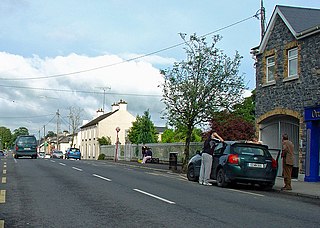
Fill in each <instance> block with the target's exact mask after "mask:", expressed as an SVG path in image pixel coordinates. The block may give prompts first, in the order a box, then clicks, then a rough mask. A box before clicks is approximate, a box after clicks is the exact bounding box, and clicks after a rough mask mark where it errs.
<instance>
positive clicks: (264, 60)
mask: <svg viewBox="0 0 320 228" xmlns="http://www.w3.org/2000/svg"><path fill="white" fill-rule="evenodd" d="M271 56H274V80H273V81H270V82H267V58H269V57H271ZM277 57H278V56H277V51H276V50H275V49H271V50H268V51H265V52H264V54H263V57H262V86H263V87H264V86H270V85H275V84H276V80H277V78H278V76H277V67H278V66H277Z"/></svg>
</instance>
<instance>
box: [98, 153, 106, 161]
mask: <svg viewBox="0 0 320 228" xmlns="http://www.w3.org/2000/svg"><path fill="white" fill-rule="evenodd" d="M105 158H106V155H105V154H99V157H98V160H104V159H105Z"/></svg>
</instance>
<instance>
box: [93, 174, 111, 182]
mask: <svg viewBox="0 0 320 228" xmlns="http://www.w3.org/2000/svg"><path fill="white" fill-rule="evenodd" d="M92 175H93V176H94V177H98V178H100V179H102V180H106V181H111V179H109V178H106V177H102V176H99V175H97V174H92Z"/></svg>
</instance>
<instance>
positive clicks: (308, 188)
mask: <svg viewBox="0 0 320 228" xmlns="http://www.w3.org/2000/svg"><path fill="white" fill-rule="evenodd" d="M109 162H114V161H109ZM117 163H118V164H121V165H126V166H131V167H136V168H142V169H152V170H156V171H160V172H173V173H179V174H181V173H183V172H182V167H181V165H178V166H177V169H174V167H171V169H169V164H163V163H160V164H153V163H146V164H141V163H139V162H137V161H117ZM303 180H304V175H301V174H299V177H298V178H297V179H292V183H291V186H292V190H291V191H282V190H281V188H282V187H283V185H284V182H283V178H282V177H277V178H276V183H275V185H274V186H273V191H276V192H278V193H280V194H288V195H293V196H298V197H306V198H311V199H318V200H320V182H305V181H303Z"/></svg>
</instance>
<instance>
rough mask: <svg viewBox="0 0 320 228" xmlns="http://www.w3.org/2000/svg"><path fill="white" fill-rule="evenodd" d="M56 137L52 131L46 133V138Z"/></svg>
mask: <svg viewBox="0 0 320 228" xmlns="http://www.w3.org/2000/svg"><path fill="white" fill-rule="evenodd" d="M56 136H57V134H56V133H54V132H53V131H48V133H47V135H46V138H48V137H51V138H53V137H56Z"/></svg>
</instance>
